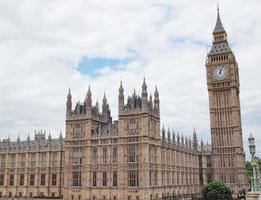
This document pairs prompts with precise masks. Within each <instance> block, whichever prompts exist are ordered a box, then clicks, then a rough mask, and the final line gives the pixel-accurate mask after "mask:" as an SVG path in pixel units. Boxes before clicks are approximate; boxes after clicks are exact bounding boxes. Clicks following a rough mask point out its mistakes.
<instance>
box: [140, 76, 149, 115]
mask: <svg viewBox="0 0 261 200" xmlns="http://www.w3.org/2000/svg"><path fill="white" fill-rule="evenodd" d="M141 101H142V111H143V112H146V111H147V109H148V93H147V84H146V81H145V78H144V79H143V83H142V93H141Z"/></svg>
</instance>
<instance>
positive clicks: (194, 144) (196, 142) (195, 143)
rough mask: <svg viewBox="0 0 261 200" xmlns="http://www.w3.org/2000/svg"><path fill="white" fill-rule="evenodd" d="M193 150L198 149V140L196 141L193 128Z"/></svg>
mask: <svg viewBox="0 0 261 200" xmlns="http://www.w3.org/2000/svg"><path fill="white" fill-rule="evenodd" d="M193 149H194V150H197V149H198V139H197V133H196V130H195V128H194V131H193Z"/></svg>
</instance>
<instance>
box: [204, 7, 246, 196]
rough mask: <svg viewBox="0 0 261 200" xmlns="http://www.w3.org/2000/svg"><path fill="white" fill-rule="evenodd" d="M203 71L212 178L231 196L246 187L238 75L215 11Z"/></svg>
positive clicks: (233, 58) (232, 55) (236, 66)
mask: <svg viewBox="0 0 261 200" xmlns="http://www.w3.org/2000/svg"><path fill="white" fill-rule="evenodd" d="M206 70H207V85H208V94H209V109H210V127H211V140H212V167H213V179H214V180H222V181H224V182H225V183H226V184H228V185H229V186H230V187H231V189H232V190H233V192H234V194H235V193H237V191H238V190H240V189H242V188H244V187H245V186H246V174H245V155H244V149H243V142H242V139H243V138H242V128H241V114H240V98H239V91H240V90H239V74H238V65H237V61H236V58H235V56H234V54H233V52H232V50H231V48H230V46H229V44H228V41H227V33H226V31H225V29H224V28H223V25H222V23H221V19H220V15H219V9H218V10H217V22H216V26H215V29H214V31H213V44H212V48H211V50H210V52H209V53H208V56H207V63H206Z"/></svg>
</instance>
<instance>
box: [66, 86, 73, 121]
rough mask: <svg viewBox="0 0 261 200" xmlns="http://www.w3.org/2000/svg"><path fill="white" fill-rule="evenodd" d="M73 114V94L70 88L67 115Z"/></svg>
mask: <svg viewBox="0 0 261 200" xmlns="http://www.w3.org/2000/svg"><path fill="white" fill-rule="evenodd" d="M71 114H72V95H71V89H70V88H69V91H68V94H67V101H66V116H70V115H71Z"/></svg>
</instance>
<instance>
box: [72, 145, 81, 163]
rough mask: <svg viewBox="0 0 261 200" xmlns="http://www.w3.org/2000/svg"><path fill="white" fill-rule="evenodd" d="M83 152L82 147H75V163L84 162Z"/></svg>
mask: <svg viewBox="0 0 261 200" xmlns="http://www.w3.org/2000/svg"><path fill="white" fill-rule="evenodd" d="M82 158H83V152H82V149H81V148H74V152H73V164H77V165H80V164H82Z"/></svg>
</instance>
